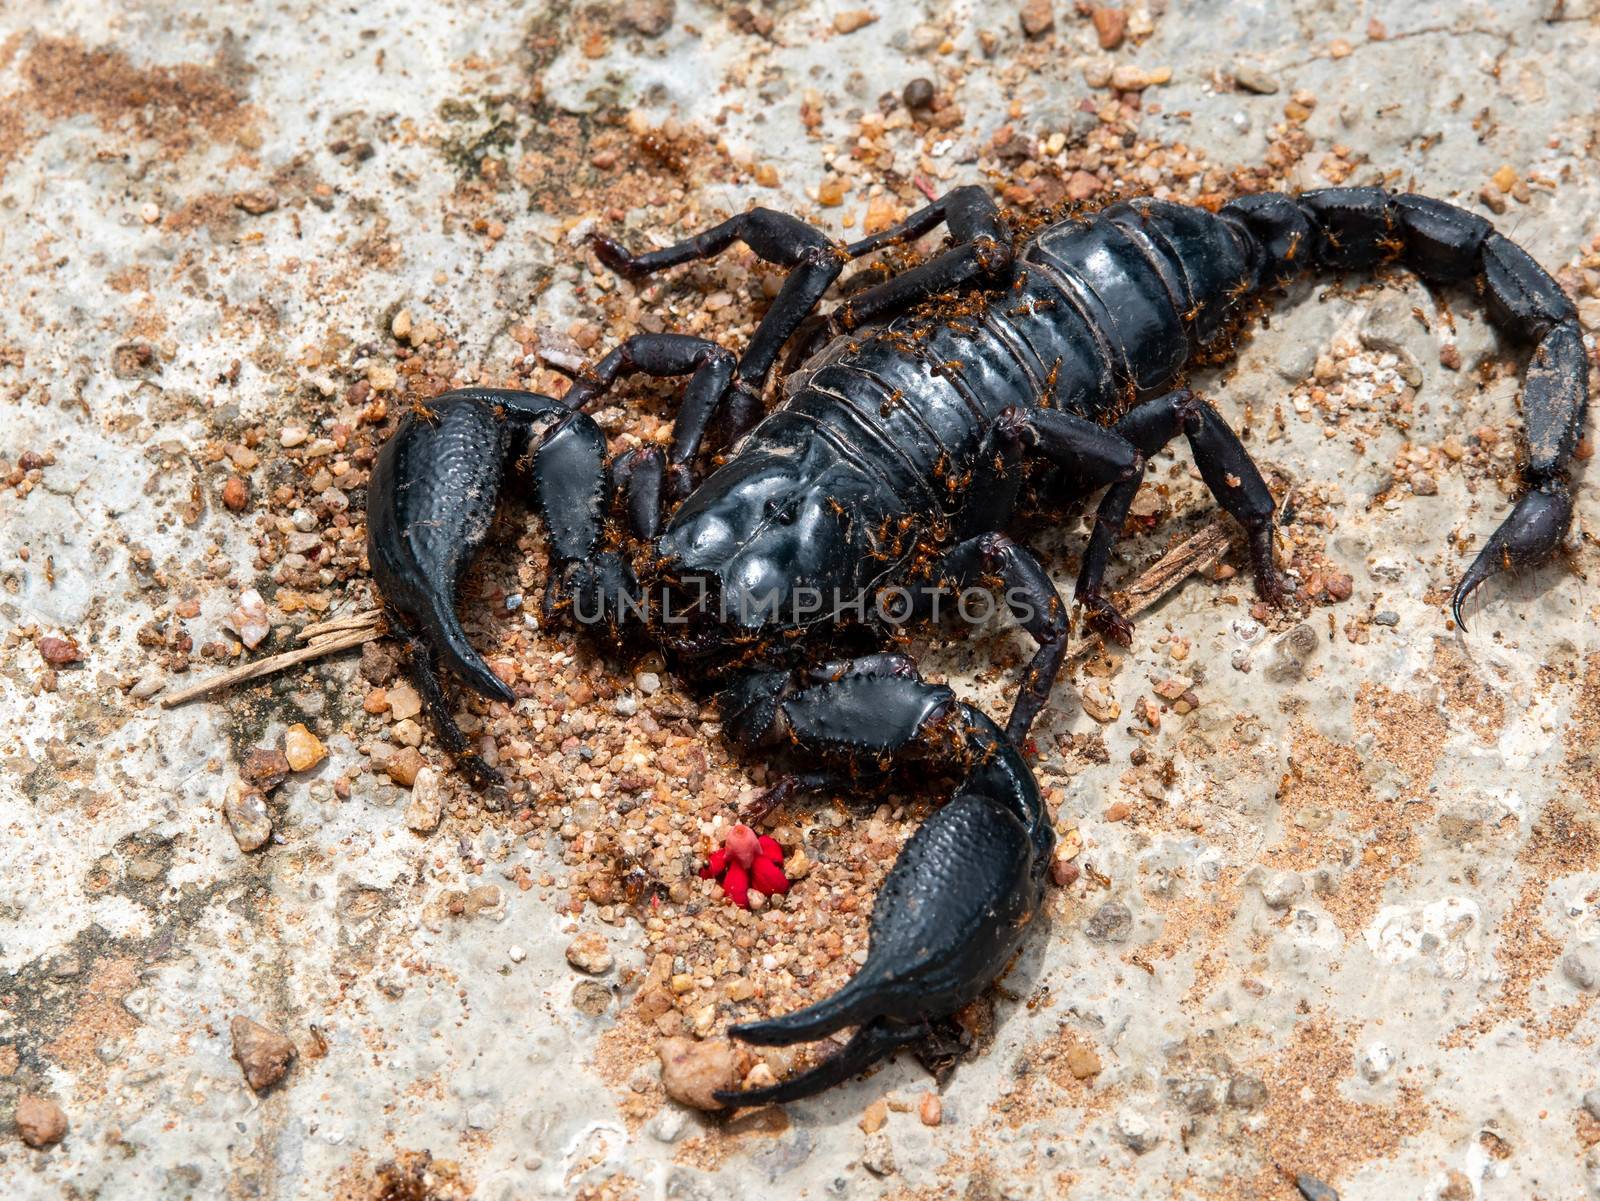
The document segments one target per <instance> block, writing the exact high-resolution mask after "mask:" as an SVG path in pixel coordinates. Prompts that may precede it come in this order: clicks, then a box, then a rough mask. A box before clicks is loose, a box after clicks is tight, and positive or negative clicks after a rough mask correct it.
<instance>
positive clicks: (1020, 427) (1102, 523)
mask: <svg viewBox="0 0 1600 1201" xmlns="http://www.w3.org/2000/svg"><path fill="white" fill-rule="evenodd" d="M1000 422H1001V424H1002V425H1009V426H1011V427H1013V428H1015V430H1016V436H1017V438H1018V440H1019V441H1020V443H1021V445H1022V446H1023V447H1025V448H1026V449H1028V450H1035V451H1038V452H1039V453H1040V454H1042V455H1044V456H1045V457H1046V458H1047V459H1049V460H1050V461H1051V462H1052V463H1054V464H1056V466H1058V467H1060V468H1062V469H1063V470H1065V471H1067V472H1069V473H1070V474H1071V476H1072V478H1074V479H1080V480H1083V481H1085V482H1086V483H1087V484H1088V485H1089V486H1091V487H1098V486H1099V485H1101V484H1111V485H1112V488H1113V491H1112V492H1108V493H1107V494H1106V500H1107V501H1110V499H1111V497H1112V496H1113V495H1116V496H1117V497H1118V499H1117V501H1116V503H1115V504H1112V505H1111V506H1110V507H1109V508H1108V507H1107V504H1106V503H1105V502H1102V504H1101V507H1100V512H1099V513H1098V514H1097V515H1096V518H1095V521H1096V524H1095V535H1096V536H1101V535H1100V531H1101V529H1102V527H1105V528H1107V529H1108V530H1109V534H1110V537H1105V536H1101V542H1100V543H1099V544H1096V542H1095V541H1094V538H1093V537H1091V540H1090V551H1089V553H1088V554H1086V555H1085V558H1084V572H1085V575H1087V573H1088V569H1089V565H1090V563H1091V561H1093V562H1095V563H1097V564H1098V566H1097V568H1096V572H1097V574H1096V575H1095V577H1094V578H1095V582H1096V586H1095V587H1087V588H1086V587H1085V584H1084V577H1083V576H1080V577H1079V580H1078V589H1077V597H1076V599H1077V601H1078V603H1079V604H1081V605H1082V606H1083V608H1084V614H1085V618H1086V620H1087V621H1088V623H1089V625H1090V627H1091V628H1093V629H1095V630H1098V631H1099V632H1100V634H1101V636H1102V637H1105V638H1110V639H1112V640H1113V641H1115V642H1117V643H1119V644H1120V645H1122V646H1128V645H1130V644H1131V643H1132V641H1133V627H1132V626H1130V625H1129V624H1128V621H1127V619H1126V618H1124V617H1123V616H1122V614H1120V613H1118V612H1117V610H1116V606H1114V605H1113V604H1112V603H1111V602H1110V601H1109V600H1107V599H1106V597H1105V596H1104V595H1103V594H1102V593H1101V592H1100V590H1099V587H1098V581H1099V580H1100V579H1101V578H1102V577H1103V576H1104V573H1105V566H1106V561H1107V559H1108V558H1109V555H1110V551H1111V540H1112V538H1114V536H1115V535H1116V534H1117V533H1119V532H1120V531H1121V529H1122V523H1123V522H1124V521H1125V520H1126V519H1127V508H1128V504H1127V502H1130V501H1132V499H1133V493H1134V491H1136V490H1137V489H1138V487H1139V482H1140V481H1141V480H1142V479H1143V478H1144V455H1142V454H1141V453H1140V452H1139V448H1138V447H1137V446H1135V445H1134V444H1133V443H1132V442H1130V441H1129V440H1128V438H1127V435H1126V434H1123V433H1121V432H1119V431H1117V430H1115V429H1107V428H1106V427H1105V426H1103V425H1097V424H1096V423H1094V422H1093V421H1088V420H1086V419H1085V418H1082V417H1079V416H1077V415H1076V414H1073V413H1067V412H1063V411H1062V410H1060V409H1033V410H1027V411H1024V410H1013V411H1011V412H1008V413H1004V414H1002V415H1001V418H1000ZM1117 489H1122V493H1118V492H1116V490H1117ZM1123 493H1125V494H1126V501H1124V500H1123V499H1121V497H1122V494H1123ZM1113 523H1114V524H1113Z"/></svg>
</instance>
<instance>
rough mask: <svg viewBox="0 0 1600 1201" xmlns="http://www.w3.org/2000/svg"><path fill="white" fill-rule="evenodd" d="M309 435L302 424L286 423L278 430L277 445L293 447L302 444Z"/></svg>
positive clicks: (287, 447)
mask: <svg viewBox="0 0 1600 1201" xmlns="http://www.w3.org/2000/svg"><path fill="white" fill-rule="evenodd" d="M310 436H311V435H310V434H309V433H307V432H306V428H305V427H304V426H302V425H286V426H284V427H283V428H282V429H281V430H279V431H278V445H279V446H282V447H285V448H286V449H293V448H294V447H296V446H300V445H302V444H303V443H304V442H305V440H306V439H307V438H309V437H310Z"/></svg>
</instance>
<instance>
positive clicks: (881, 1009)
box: [731, 706, 1055, 1104]
mask: <svg viewBox="0 0 1600 1201" xmlns="http://www.w3.org/2000/svg"><path fill="white" fill-rule="evenodd" d="M961 708H962V712H963V717H964V719H965V721H967V722H968V723H970V724H971V725H972V727H973V729H974V731H975V734H976V740H977V742H978V743H979V744H980V745H981V746H982V747H983V748H987V749H988V750H989V751H991V752H992V754H989V755H987V756H986V757H985V758H983V759H982V760H980V761H979V763H978V765H977V766H976V767H975V768H974V770H973V772H972V774H971V775H970V776H969V777H968V778H967V780H966V781H965V783H964V784H963V786H962V788H961V790H960V791H959V792H958V794H957V795H956V797H955V798H954V799H953V800H951V801H950V802H949V803H948V804H946V805H945V806H944V807H943V808H941V809H939V810H938V811H936V812H935V813H934V814H933V816H931V817H930V818H929V819H928V820H927V821H926V822H925V823H923V825H922V826H921V827H920V828H918V830H917V832H916V833H915V834H913V835H912V836H911V839H910V840H909V841H908V842H907V843H906V845H905V849H904V850H902V851H901V853H900V857H899V859H897V860H896V861H895V865H894V867H893V868H892V869H891V870H890V872H889V876H888V879H886V880H885V881H884V884H883V888H882V890H881V891H880V892H879V894H878V898H877V901H876V903H875V904H874V905H873V912H872V924H871V930H870V935H869V940H868V942H869V945H868V954H867V961H866V963H864V964H863V965H862V966H861V968H860V970H859V971H857V972H856V974H855V975H854V976H852V977H851V978H850V980H849V981H848V982H847V983H846V984H845V986H844V987H843V988H841V989H840V990H839V991H838V992H836V993H834V994H833V995H832V996H831V997H827V998H824V999H823V1000H821V1001H819V1002H817V1003H816V1004H815V1005H811V1006H808V1007H807V1008H805V1009H801V1010H798V1011H796V1012H794V1013H788V1014H784V1015H783V1016H781V1017H776V1018H771V1019H768V1020H766V1021H760V1022H752V1023H750V1024H748V1025H744V1026H735V1027H734V1028H733V1030H732V1031H731V1033H732V1034H733V1035H734V1037H736V1038H739V1039H742V1040H743V1041H745V1042H748V1043H754V1044H756V1045H759V1046H783V1045H788V1044H790V1043H799V1042H812V1041H815V1040H817V1039H820V1038H825V1037H826V1036H828V1035H830V1034H832V1033H834V1032H835V1031H838V1030H842V1029H844V1028H845V1027H847V1026H856V1027H858V1029H857V1030H856V1033H855V1036H854V1037H853V1038H852V1039H851V1040H850V1042H849V1043H848V1044H847V1045H846V1046H845V1049H844V1050H843V1051H841V1052H840V1053H839V1054H838V1055H836V1056H834V1057H833V1058H831V1059H828V1060H824V1061H823V1062H822V1063H821V1064H818V1065H817V1067H815V1068H813V1069H812V1070H811V1071H809V1072H807V1073H804V1074H803V1075H801V1076H798V1077H795V1078H794V1079H793V1080H790V1081H786V1082H781V1083H779V1084H777V1085H775V1086H773V1088H772V1089H762V1090H759V1091H755V1092H751V1093H744V1094H741V1093H734V1094H731V1096H732V1097H733V1099H735V1100H737V1101H739V1103H741V1104H746V1103H754V1102H752V1101H751V1100H750V1098H752V1097H757V1098H763V1099H767V1100H793V1099H795V1098H796V1097H800V1096H806V1095H808V1094H810V1093H813V1092H816V1091H818V1090H820V1089H823V1088H826V1087H828V1086H829V1085H831V1084H834V1083H836V1082H837V1081H839V1080H842V1079H844V1078H846V1077H847V1076H850V1075H853V1074H855V1073H856V1072H858V1071H861V1070H862V1069H863V1068H865V1067H867V1066H869V1065H870V1064H872V1063H873V1062H875V1061H876V1060H878V1059H881V1058H882V1057H883V1056H885V1055H887V1054H888V1053H889V1052H890V1051H892V1050H893V1049H894V1048H895V1047H897V1046H901V1045H903V1044H905V1043H907V1042H912V1041H915V1040H916V1039H918V1038H921V1037H923V1036H924V1035H925V1034H927V1032H928V1029H929V1023H930V1022H933V1021H937V1020H939V1019H941V1018H945V1017H948V1016H950V1015H951V1014H953V1013H955V1012H956V1011H958V1010H960V1009H961V1008H963V1007H964V1006H966V1005H967V1004H969V1003H970V1002H971V1001H972V1000H974V999H975V998H976V997H977V996H978V995H979V994H981V993H982V992H983V991H984V989H986V988H988V987H989V985H991V984H992V983H994V981H995V980H996V979H997V978H998V977H999V976H1000V974H1001V973H1002V972H1003V971H1004V970H1005V968H1006V967H1007V965H1008V964H1009V963H1010V962H1011V958H1012V956H1013V954H1014V953H1015V951H1016V949H1017V947H1018V946H1019V945H1020V943H1021V940H1022V936H1023V934H1024V932H1025V930H1026V928H1027V926H1028V924H1029V923H1030V922H1031V920H1032V919H1033V916H1034V914H1035V913H1036V912H1037V911H1038V908H1039V905H1040V903H1041V901H1042V900H1043V896H1044V879H1045V872H1046V869H1047V868H1048V866H1049V862H1050V854H1051V850H1052V848H1053V846H1054V842H1055V838H1054V834H1053V832H1052V831H1051V829H1050V823H1049V821H1048V820H1047V819H1044V818H1042V817H1041V814H1042V813H1043V809H1042V805H1041V804H1040V802H1039V796H1038V786H1037V785H1036V784H1035V783H1034V782H1033V777H1032V776H1031V774H1029V773H1028V769H1027V766H1026V764H1024V763H1023V762H1022V760H1021V758H1020V756H1018V755H1017V752H1016V751H1015V750H1014V749H1013V748H1011V745H1010V744H1009V743H1007V742H1004V741H1003V739H1004V735H1003V734H1001V732H1000V731H999V730H998V729H997V728H995V727H994V726H993V724H992V723H991V722H989V721H988V719H987V718H985V717H983V716H982V715H981V714H978V713H977V712H976V711H975V710H972V709H970V708H968V707H967V706H962V707H961ZM979 723H981V725H980V724H979Z"/></svg>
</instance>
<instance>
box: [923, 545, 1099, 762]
mask: <svg viewBox="0 0 1600 1201" xmlns="http://www.w3.org/2000/svg"><path fill="white" fill-rule="evenodd" d="M944 566H945V569H946V570H947V571H949V572H950V573H951V574H952V575H953V576H954V577H955V579H956V582H957V584H958V586H960V587H963V588H965V587H970V586H971V585H973V584H975V583H980V582H984V581H987V580H989V579H992V578H996V577H998V580H999V582H1000V583H1001V584H1002V585H1003V586H1004V593H1003V595H1004V597H1005V602H1006V605H1007V607H1009V608H1010V610H1011V615H1012V616H1013V617H1015V618H1016V619H1017V621H1019V622H1020V623H1021V624H1022V627H1023V629H1025V630H1027V631H1028V633H1029V634H1031V635H1032V636H1033V640H1034V642H1035V643H1036V644H1037V647H1038V649H1037V650H1035V651H1034V653H1033V658H1032V659H1030V660H1029V661H1028V665H1027V666H1026V667H1024V668H1023V669H1022V681H1021V683H1020V685H1019V686H1018V688H1017V699H1016V700H1015V701H1014V702H1013V703H1012V707H1011V718H1010V720H1009V721H1007V722H1006V737H1007V738H1009V739H1010V740H1011V742H1012V745H1014V746H1018V747H1020V746H1021V745H1022V743H1023V740H1024V739H1026V738H1027V737H1028V730H1029V728H1030V727H1031V726H1032V725H1033V719H1034V718H1035V717H1037V716H1038V715H1039V710H1040V709H1042V708H1043V707H1044V703H1045V701H1047V700H1049V699H1050V690H1051V689H1052V688H1053V687H1054V686H1055V682H1056V676H1057V675H1059V674H1060V672H1061V660H1062V658H1063V656H1065V655H1066V653H1067V634H1068V630H1069V624H1068V621H1067V607H1066V606H1065V605H1064V604H1062V603H1061V594H1060V593H1058V592H1057V591H1056V586H1055V583H1054V582H1053V581H1052V580H1051V579H1050V576H1049V574H1048V573H1047V572H1046V571H1045V569H1044V567H1043V566H1041V565H1040V563H1039V560H1038V558H1037V557H1036V556H1035V555H1034V553H1033V552H1032V551H1031V550H1029V549H1028V548H1027V547H1025V546H1019V545H1018V544H1017V543H1015V542H1013V541H1012V540H1011V539H1010V538H1008V537H1007V536H1006V535H1005V534H979V535H978V536H977V537H976V538H971V539H968V540H967V541H966V542H960V543H957V544H956V545H955V546H953V547H951V548H950V550H949V552H948V553H947V554H946V556H945V560H944Z"/></svg>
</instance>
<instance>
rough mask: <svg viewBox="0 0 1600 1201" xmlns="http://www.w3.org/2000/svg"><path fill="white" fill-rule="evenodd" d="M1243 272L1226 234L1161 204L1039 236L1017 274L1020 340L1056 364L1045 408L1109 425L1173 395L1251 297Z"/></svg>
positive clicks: (1242, 248) (1133, 205) (1106, 214)
mask: <svg viewBox="0 0 1600 1201" xmlns="http://www.w3.org/2000/svg"><path fill="white" fill-rule="evenodd" d="M1251 260H1252V256H1251V248H1250V246H1249V244H1248V243H1247V242H1246V241H1245V239H1244V238H1242V237H1241V236H1240V235H1239V233H1238V232H1237V231H1236V230H1234V229H1233V228H1231V227H1230V226H1229V225H1228V224H1227V223H1226V222H1223V221H1220V220H1218V219H1217V218H1216V217H1214V216H1212V215H1211V214H1210V213H1208V212H1206V211H1205V210H1204V209H1196V208H1189V207H1186V206H1184V205H1179V204H1169V203H1166V202H1164V201H1160V200H1148V199H1145V200H1134V201H1130V202H1128V203H1125V204H1116V205H1112V206H1111V207H1110V208H1107V209H1105V210H1103V211H1102V212H1099V213H1096V214H1095V216H1094V217H1093V218H1092V219H1090V220H1088V221H1062V222H1057V223H1056V224H1054V225H1049V226H1046V227H1045V228H1044V229H1042V230H1040V231H1039V232H1038V233H1037V234H1035V235H1034V237H1033V238H1032V239H1030V241H1029V243H1028V244H1027V246H1026V248H1025V250H1024V252H1023V254H1022V257H1021V260H1020V261H1019V262H1018V264H1017V266H1016V273H1017V276H1018V281H1019V284H1018V289H1017V292H1018V297H1019V300H1020V301H1022V304H1025V305H1028V306H1029V307H1031V308H1032V309H1033V310H1034V311H1035V313H1036V315H1034V316H1032V317H1030V318H1029V319H1028V320H1027V323H1026V326H1025V327H1024V328H1023V329H1022V330H1021V331H1020V332H1021V336H1022V338H1023V339H1024V340H1025V341H1026V342H1027V344H1028V345H1029V347H1030V349H1031V350H1032V351H1033V353H1034V354H1035V355H1036V356H1037V358H1038V359H1040V360H1041V361H1050V360H1051V359H1052V357H1053V358H1054V360H1056V361H1058V362H1059V364H1060V366H1059V368H1058V369H1057V378H1056V381H1055V389H1054V393H1053V403H1054V404H1055V405H1057V406H1059V407H1061V408H1064V409H1068V410H1071V411H1073V412H1076V413H1078V414H1079V415H1081V416H1084V417H1089V418H1091V419H1095V420H1100V421H1105V420H1107V419H1109V418H1110V417H1111V416H1112V415H1114V414H1115V413H1117V412H1119V411H1120V410H1121V409H1122V408H1124V407H1125V406H1126V405H1127V404H1128V403H1129V402H1130V401H1132V400H1135V399H1138V398H1142V397H1147V396H1153V395H1157V394H1159V393H1161V392H1165V391H1167V390H1169V389H1170V388H1171V387H1172V386H1173V383H1174V381H1175V380H1176V379H1177V376H1178V373H1179V372H1180V371H1181V370H1182V368H1183V365H1184V364H1185V363H1186V362H1187V361H1188V360H1189V359H1190V358H1191V357H1192V356H1193V355H1194V354H1195V352H1197V351H1198V350H1199V349H1200V348H1201V347H1202V346H1204V345H1205V344H1206V343H1207V342H1208V341H1210V339H1211V338H1212V337H1213V336H1214V335H1215V334H1216V333H1217V332H1218V330H1220V329H1221V328H1222V326H1223V325H1224V323H1225V322H1226V321H1227V320H1228V318H1229V317H1230V316H1231V315H1232V313H1233V310H1234V307H1235V305H1236V304H1237V303H1238V301H1239V299H1240V298H1241V297H1242V296H1243V295H1244V294H1245V292H1246V291H1247V290H1248V287H1249V284H1250V283H1251V282H1252V278H1253V276H1252V270H1251ZM1017 307H1021V305H1019V306H1017ZM1012 311H1013V312H1014V311H1015V309H1013V310H1012Z"/></svg>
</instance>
